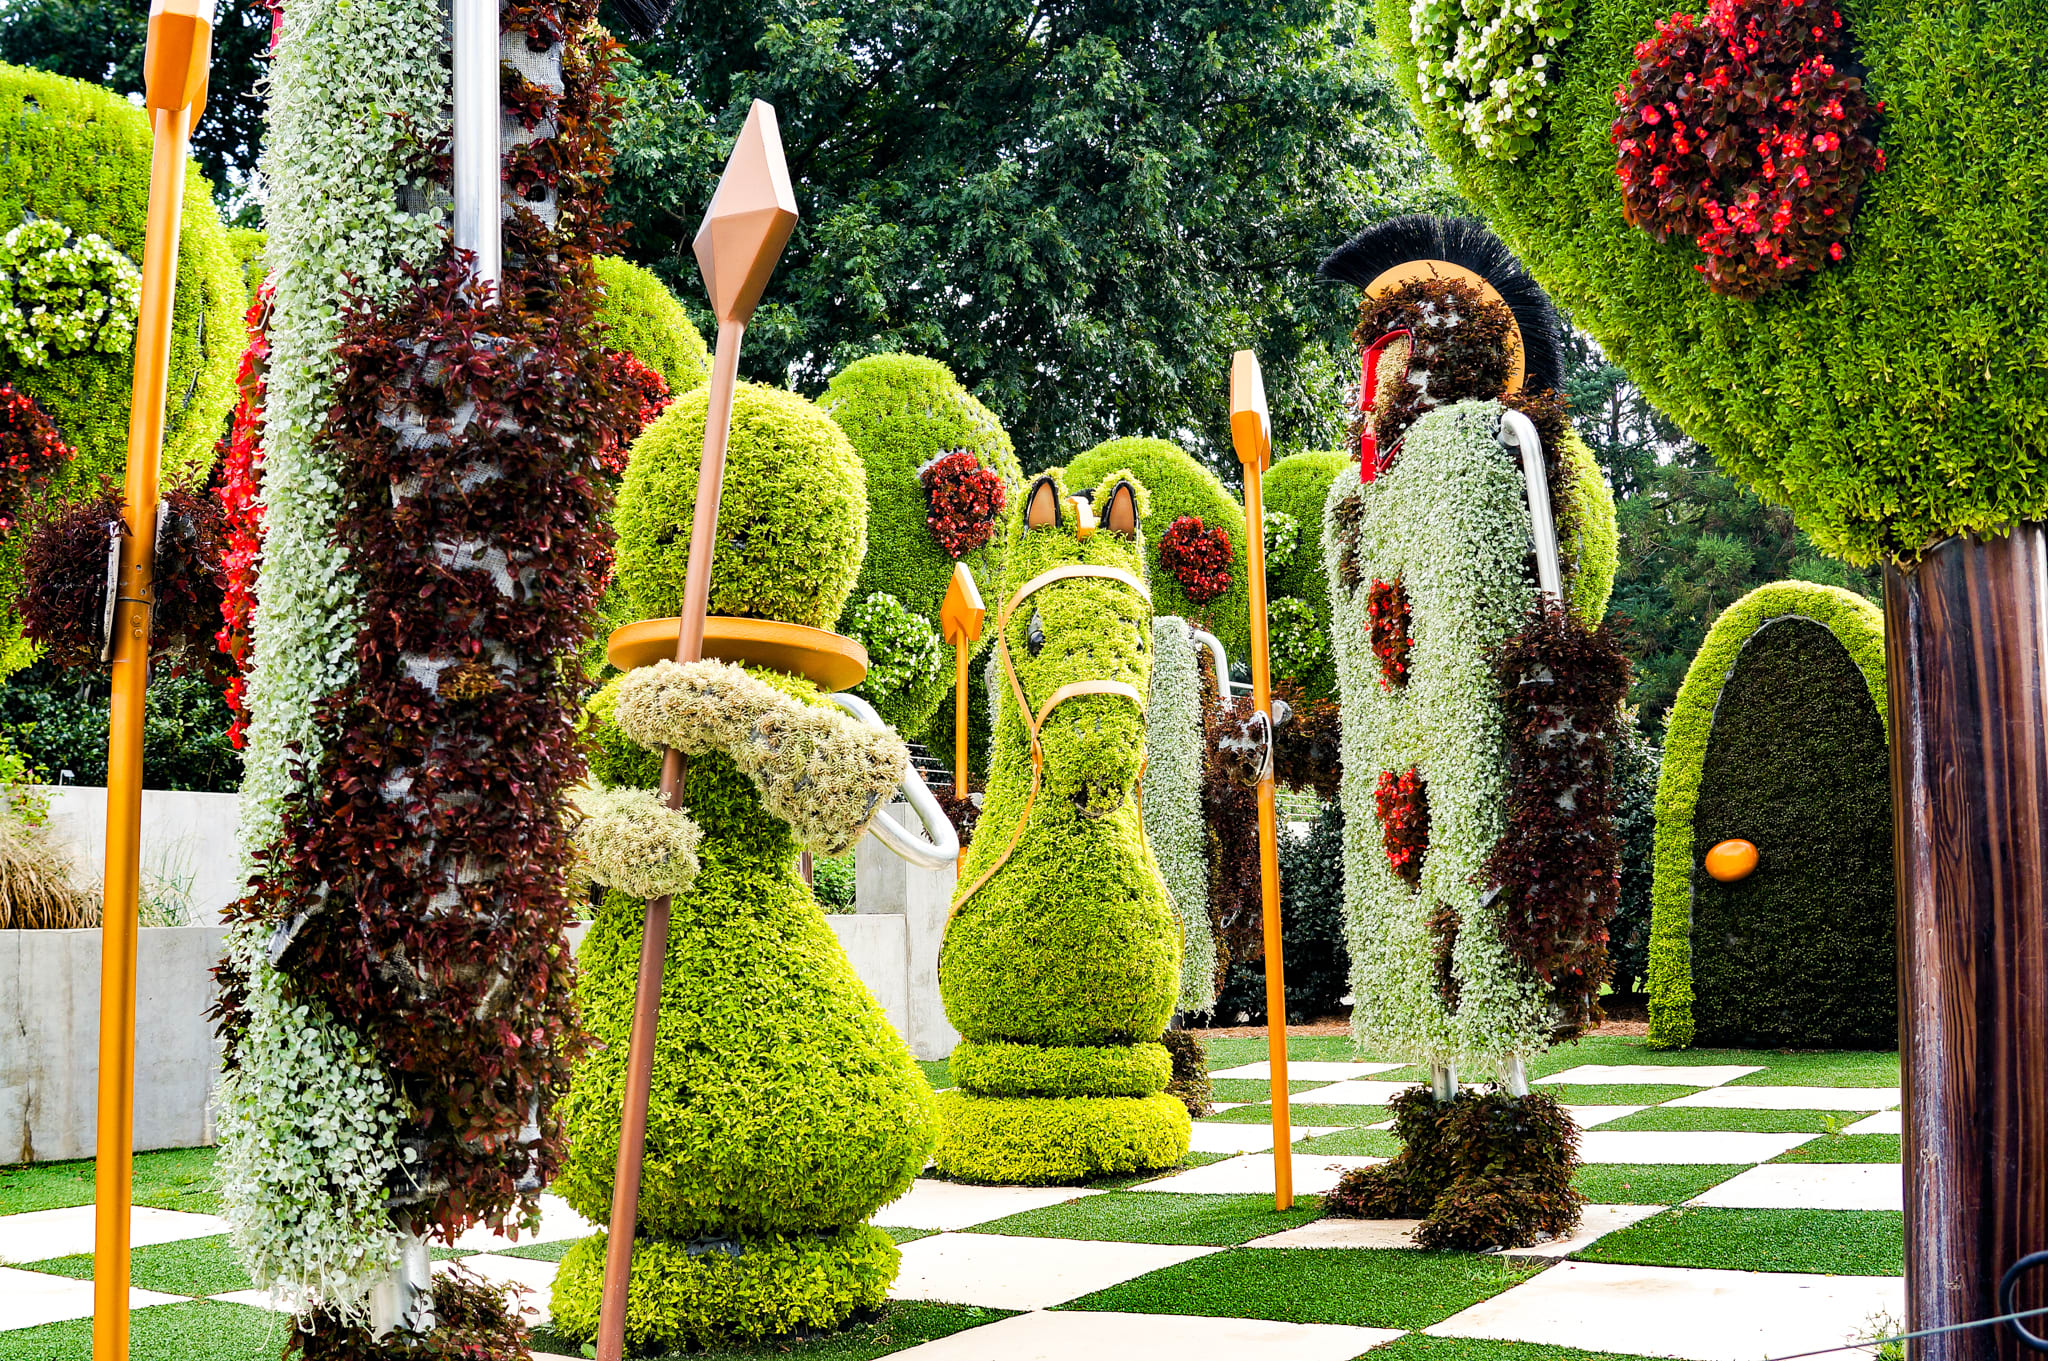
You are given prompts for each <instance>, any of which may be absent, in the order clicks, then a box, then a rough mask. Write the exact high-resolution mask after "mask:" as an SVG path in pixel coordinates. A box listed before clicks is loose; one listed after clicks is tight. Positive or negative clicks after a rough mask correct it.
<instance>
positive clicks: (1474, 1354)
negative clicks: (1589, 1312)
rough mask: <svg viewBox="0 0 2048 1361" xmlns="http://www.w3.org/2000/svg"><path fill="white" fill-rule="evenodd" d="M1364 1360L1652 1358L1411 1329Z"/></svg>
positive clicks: (1644, 1360) (1601, 1360)
mask: <svg viewBox="0 0 2048 1361" xmlns="http://www.w3.org/2000/svg"><path fill="white" fill-rule="evenodd" d="M1362 1361H1648V1359H1647V1358H1644V1357H1638V1356H1635V1355H1632V1354H1630V1353H1628V1352H1586V1351H1580V1350H1579V1349H1578V1348H1577V1347H1551V1346H1546V1345H1543V1344H1542V1343H1537V1342H1493V1341H1489V1340H1484V1339H1480V1338H1474V1337H1431V1336H1430V1335H1429V1334H1428V1333H1410V1334H1408V1335H1407V1336H1406V1337H1398V1338H1395V1339H1394V1340H1393V1341H1392V1342H1389V1343H1387V1345H1386V1346H1384V1347H1375V1348H1373V1350H1372V1351H1370V1352H1368V1353H1367V1354H1366V1358H1362Z"/></svg>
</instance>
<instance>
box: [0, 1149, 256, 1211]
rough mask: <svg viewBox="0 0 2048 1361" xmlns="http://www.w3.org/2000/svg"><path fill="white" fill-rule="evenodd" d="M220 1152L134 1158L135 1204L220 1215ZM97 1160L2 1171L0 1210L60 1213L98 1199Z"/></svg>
mask: <svg viewBox="0 0 2048 1361" xmlns="http://www.w3.org/2000/svg"><path fill="white" fill-rule="evenodd" d="M216 1152H217V1151H216V1150H214V1149H211V1148H172V1149H165V1150H164V1151H162V1152H160V1153H138V1154H136V1155H135V1190H134V1193H133V1203H134V1204H136V1205H148V1206H151V1207H153V1208H155V1209H159V1210H189V1211H191V1212H193V1213H194V1214H218V1213H220V1195H219V1192H218V1190H217V1188H216V1185H215V1183H214V1179H213V1162H214V1158H215V1156H216ZM92 1178H93V1162H92V1159H91V1158H80V1159H77V1160H76V1161H73V1162H61V1163H19V1164H16V1165H14V1166H11V1167H0V1208H4V1212H5V1213H7V1214H27V1213H28V1212H29V1211H31V1210H61V1209H66V1208H69V1207H72V1206H77V1205H90V1204H92V1201H93V1184H92Z"/></svg>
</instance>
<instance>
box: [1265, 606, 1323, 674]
mask: <svg viewBox="0 0 2048 1361" xmlns="http://www.w3.org/2000/svg"><path fill="white" fill-rule="evenodd" d="M1266 653H1267V660H1268V661H1270V662H1271V663H1272V667H1273V674H1274V675H1276V676H1279V677H1281V678H1282V679H1284V680H1298V679H1300V678H1301V677H1303V676H1306V675H1307V674H1308V673H1309V672H1311V671H1313V670H1315V669H1316V667H1318V666H1320V665H1322V662H1323V659H1324V658H1325V657H1327V656H1329V655H1330V638H1329V635H1328V634H1326V633H1324V632H1323V630H1322V626H1321V625H1320V624H1319V623H1318V622H1317V621H1316V612H1315V607H1314V606H1312V605H1310V604H1309V603H1308V602H1307V601H1306V600H1297V599H1295V598H1294V597H1292V596H1284V597H1282V598H1281V599H1279V600H1275V601H1272V602H1270V603H1269V604H1268V605H1267V606H1266Z"/></svg>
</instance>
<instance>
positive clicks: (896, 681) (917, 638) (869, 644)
mask: <svg viewBox="0 0 2048 1361" xmlns="http://www.w3.org/2000/svg"><path fill="white" fill-rule="evenodd" d="M846 627H847V632H849V633H850V634H852V636H853V637H854V638H856V639H857V640H859V642H860V645H861V646H862V647H864V648H866V649H867V653H868V674H867V676H866V677H865V678H863V679H862V681H861V683H860V686H859V690H860V693H861V694H863V695H866V696H867V697H868V698H869V699H870V700H872V701H874V703H875V706H876V707H877V708H880V707H881V706H883V705H884V704H886V703H887V702H888V701H890V700H893V699H894V698H896V697H897V696H898V695H903V694H908V693H910V692H912V691H916V690H922V689H924V688H925V687H926V686H927V685H929V684H930V683H931V682H932V681H933V680H934V679H935V678H936V677H937V676H938V675H939V674H940V673H941V672H943V671H944V670H945V668H946V642H945V639H943V638H941V637H939V631H938V630H937V629H935V628H933V627H932V626H931V623H930V621H929V620H927V619H926V618H925V617H924V616H923V615H921V614H918V613H915V612H914V611H912V610H910V609H908V608H906V607H905V606H904V604H903V602H902V601H900V600H898V599H897V598H896V597H895V596H893V595H890V594H888V593H887V592H885V591H876V592H874V593H872V594H870V595H869V596H867V597H866V598H865V599H863V600H861V601H859V602H858V603H856V604H855V605H854V607H853V608H852V609H851V610H850V611H848V612H847V624H846Z"/></svg>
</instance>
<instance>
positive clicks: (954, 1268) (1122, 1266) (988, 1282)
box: [889, 1233, 1221, 1309]
mask: <svg viewBox="0 0 2048 1361" xmlns="http://www.w3.org/2000/svg"><path fill="white" fill-rule="evenodd" d="M1219 1251H1221V1249H1220V1248H1192V1247H1167V1246H1163V1245H1160V1244H1155V1243H1098V1242H1094V1241H1092V1240H1089V1239H1082V1238H1011V1237H1008V1236H1006V1235H1003V1234H993V1233H940V1234H934V1235H932V1236H931V1237H930V1238H919V1239H916V1240H915V1241H913V1242H909V1243H905V1244H904V1245H903V1268H902V1270H901V1271H899V1272H898V1273H897V1274H896V1283H895V1284H894V1285H893V1286H891V1287H890V1288H889V1295H890V1297H891V1298H893V1299H899V1300H936V1301H940V1302H942V1303H946V1304H979V1305H983V1306H985V1307H987V1308H990V1309H1049V1308H1051V1307H1052V1306H1053V1305H1055V1304H1064V1303H1066V1302H1067V1301H1068V1300H1073V1299H1079V1298H1080V1297H1081V1296H1083V1295H1086V1294H1089V1293H1091V1292H1093V1291H1096V1290H1102V1289H1106V1288H1107V1287H1109V1286H1112V1285H1116V1284H1118V1283H1119V1282H1121V1281H1128V1280H1130V1279H1132V1278H1133V1277H1136V1276H1143V1275H1144V1274H1146V1273H1147V1272H1150V1271H1158V1270H1159V1269H1160V1268H1162V1267H1169V1266H1175V1265H1177V1264H1179V1263H1181V1262H1187V1261H1192V1260H1193V1259H1195V1258H1197V1257H1206V1256H1208V1255H1209V1254H1210V1253H1212V1252H1219Z"/></svg>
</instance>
